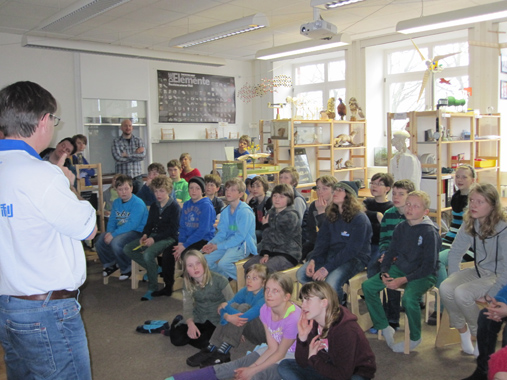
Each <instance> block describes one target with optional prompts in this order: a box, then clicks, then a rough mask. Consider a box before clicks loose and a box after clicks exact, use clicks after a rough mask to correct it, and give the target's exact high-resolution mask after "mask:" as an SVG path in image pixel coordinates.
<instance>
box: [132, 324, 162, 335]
mask: <svg viewBox="0 0 507 380" xmlns="http://www.w3.org/2000/svg"><path fill="white" fill-rule="evenodd" d="M169 328H170V327H169V323H167V322H166V323H164V324H149V325H142V326H137V327H136V331H137V332H138V333H141V334H160V332H162V330H169Z"/></svg>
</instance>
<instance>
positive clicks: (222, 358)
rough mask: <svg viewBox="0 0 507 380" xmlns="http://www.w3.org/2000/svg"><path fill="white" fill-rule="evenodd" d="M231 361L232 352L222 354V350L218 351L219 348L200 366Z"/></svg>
mask: <svg viewBox="0 0 507 380" xmlns="http://www.w3.org/2000/svg"><path fill="white" fill-rule="evenodd" d="M230 361H231V354H230V353H226V354H222V353H221V352H218V350H215V351H213V352H212V353H211V356H210V357H208V358H207V359H206V360H204V361H203V362H202V363H201V365H200V367H201V368H205V367H209V366H212V365H217V364H223V363H228V362H230Z"/></svg>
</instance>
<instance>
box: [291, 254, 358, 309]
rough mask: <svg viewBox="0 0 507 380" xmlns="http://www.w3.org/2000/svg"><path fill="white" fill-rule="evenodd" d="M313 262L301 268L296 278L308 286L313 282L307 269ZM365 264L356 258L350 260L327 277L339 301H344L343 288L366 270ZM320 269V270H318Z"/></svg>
mask: <svg viewBox="0 0 507 380" xmlns="http://www.w3.org/2000/svg"><path fill="white" fill-rule="evenodd" d="M310 261H311V260H309V261H307V262H306V263H305V264H304V265H303V266H302V267H301V268H299V269H298V271H297V273H296V277H297V279H298V281H299V283H301V284H306V283H307V282H310V281H313V279H312V278H311V277H308V276H307V275H306V267H308V264H309V262H310ZM364 266H365V265H364V263H363V262H362V261H361V260H359V259H356V258H353V259H350V260H349V261H347V262H346V263H343V264H342V265H340V266H339V267H338V268H336V269H335V270H333V271H331V272H330V273H329V274H328V275H327V277H326V282H327V283H328V284H329V285H331V286H332V287H333V289H334V290H336V293H338V299H339V300H340V302H342V301H343V289H342V286H343V285H344V284H345V283H346V282H347V281H348V280H350V279H351V278H352V277H354V276H355V275H356V274H358V273H359V272H361V271H363V270H364ZM316 269H319V268H316Z"/></svg>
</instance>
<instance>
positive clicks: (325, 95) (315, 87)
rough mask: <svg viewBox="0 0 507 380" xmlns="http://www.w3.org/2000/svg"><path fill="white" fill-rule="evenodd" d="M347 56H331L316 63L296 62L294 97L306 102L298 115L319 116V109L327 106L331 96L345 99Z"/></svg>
mask: <svg viewBox="0 0 507 380" xmlns="http://www.w3.org/2000/svg"><path fill="white" fill-rule="evenodd" d="M345 69H346V65H345V57H340V58H331V59H327V60H325V61H324V62H319V63H316V64H308V63H304V64H296V65H294V66H293V71H294V83H295V85H294V97H295V98H297V99H298V100H299V101H300V102H302V103H304V106H302V107H301V108H300V109H298V112H297V113H298V115H300V116H303V117H306V118H309V116H311V117H313V118H317V119H318V118H319V113H318V111H320V110H324V109H326V108H327V101H328V99H329V98H330V97H334V98H335V99H336V104H338V98H342V99H343V101H344V103H346V101H345V93H346V91H345Z"/></svg>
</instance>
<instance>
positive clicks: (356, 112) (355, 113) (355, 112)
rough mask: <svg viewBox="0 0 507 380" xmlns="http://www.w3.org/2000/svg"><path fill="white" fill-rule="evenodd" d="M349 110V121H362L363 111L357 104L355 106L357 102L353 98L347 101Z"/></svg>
mask: <svg viewBox="0 0 507 380" xmlns="http://www.w3.org/2000/svg"><path fill="white" fill-rule="evenodd" d="M349 110H350V121H356V120H364V113H363V110H362V108H361V107H359V104H357V100H356V98H354V97H352V98H350V99H349ZM358 117H359V119H358Z"/></svg>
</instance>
